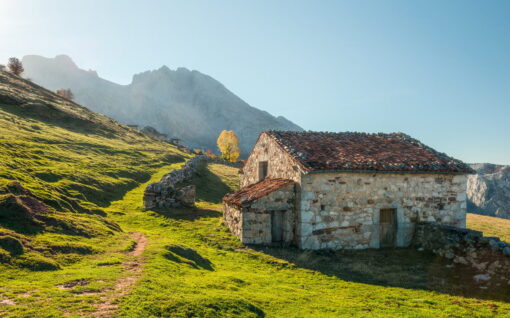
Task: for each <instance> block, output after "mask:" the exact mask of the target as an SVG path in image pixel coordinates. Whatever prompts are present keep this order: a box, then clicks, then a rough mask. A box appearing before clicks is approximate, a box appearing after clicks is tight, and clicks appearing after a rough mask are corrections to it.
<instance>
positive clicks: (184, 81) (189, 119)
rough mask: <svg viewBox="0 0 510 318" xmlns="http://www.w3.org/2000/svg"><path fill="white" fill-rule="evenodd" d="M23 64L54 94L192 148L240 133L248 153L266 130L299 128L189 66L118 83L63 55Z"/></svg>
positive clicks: (209, 145) (210, 145) (27, 60)
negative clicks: (68, 93) (63, 92)
mask: <svg viewBox="0 0 510 318" xmlns="http://www.w3.org/2000/svg"><path fill="white" fill-rule="evenodd" d="M23 65H24V66H25V74H26V76H27V77H30V78H32V79H33V81H34V82H36V83H38V84H40V85H42V86H44V87H46V88H49V89H51V90H56V89H59V88H62V87H65V88H70V89H71V90H72V91H73V93H74V95H75V100H76V101H77V102H78V103H80V104H82V105H85V106H87V107H88V108H90V109H91V110H93V111H96V112H100V113H102V114H105V115H107V116H110V117H112V118H114V119H116V120H118V121H120V122H123V123H126V124H137V125H139V126H142V127H143V126H152V127H154V128H156V129H157V130H158V131H160V132H162V133H164V134H167V135H168V136H169V137H171V138H179V139H182V140H183V141H184V142H185V143H186V144H188V145H190V146H192V147H193V148H197V147H198V148H209V149H212V150H216V139H217V137H218V135H219V134H220V132H221V131H222V130H224V129H227V130H233V131H234V132H235V133H236V134H237V135H238V137H239V140H240V142H241V145H240V146H241V151H242V153H243V154H244V155H246V154H248V153H249V151H250V150H251V147H252V146H253V144H254V143H255V141H256V139H257V137H258V135H259V133H260V132H261V131H263V130H268V129H279V130H301V128H300V127H299V126H297V125H295V124H294V123H292V122H290V121H289V120H287V119H285V118H284V117H281V116H280V117H274V116H272V115H271V114H269V113H267V112H265V111H261V110H259V109H257V108H254V107H252V106H250V105H248V104H247V103H246V102H244V101H243V100H242V99H240V98H239V97H237V96H236V95H234V94H233V93H232V92H230V91H229V90H228V89H227V88H226V87H225V86H223V85H222V84H221V83H219V82H218V81H216V80H215V79H213V78H212V77H210V76H207V75H205V74H202V73H200V72H198V71H190V70H188V69H186V68H178V69H177V70H175V71H174V70H170V69H169V68H168V67H166V66H163V67H161V68H160V69H158V70H155V71H147V72H143V73H140V74H137V75H135V76H133V81H132V82H131V84H129V85H119V84H115V83H112V82H109V81H106V80H104V79H102V78H100V77H99V76H98V75H97V73H96V72H93V71H85V70H82V69H80V68H78V67H77V66H76V64H74V62H73V61H72V60H71V59H70V58H69V57H68V56H64V55H60V56H57V57H55V58H53V59H51V58H44V57H41V56H25V57H24V58H23Z"/></svg>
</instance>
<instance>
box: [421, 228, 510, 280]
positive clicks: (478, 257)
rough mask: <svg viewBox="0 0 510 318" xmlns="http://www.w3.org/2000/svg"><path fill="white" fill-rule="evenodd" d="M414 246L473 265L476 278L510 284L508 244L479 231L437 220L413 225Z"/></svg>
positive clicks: (456, 261)
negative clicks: (439, 222)
mask: <svg viewBox="0 0 510 318" xmlns="http://www.w3.org/2000/svg"><path fill="white" fill-rule="evenodd" d="M413 245H414V246H415V247H418V248H423V249H426V250H430V251H432V252H434V253H436V254H438V255H440V256H443V257H445V258H447V259H450V260H452V262H453V263H456V264H463V265H468V266H471V267H473V268H474V269H475V270H476V271H477V272H479V274H477V275H475V276H474V279H475V280H479V281H489V280H491V281H501V280H502V281H503V283H506V284H510V245H508V244H506V243H505V242H501V241H500V240H499V239H498V238H496V237H484V236H483V234H482V233H481V232H478V231H473V230H468V229H460V228H457V227H453V226H448V225H442V224H438V223H429V222H423V223H418V224H417V226H416V234H415V236H414V239H413Z"/></svg>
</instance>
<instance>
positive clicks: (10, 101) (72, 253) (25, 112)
mask: <svg viewBox="0 0 510 318" xmlns="http://www.w3.org/2000/svg"><path fill="white" fill-rule="evenodd" d="M191 156H192V155H191V154H189V153H186V152H183V151H181V150H179V149H177V148H176V147H174V146H171V145H169V144H166V143H162V142H159V141H156V140H153V139H150V138H149V137H147V136H145V135H142V134H140V133H138V132H136V131H134V130H131V129H129V128H127V127H125V126H122V125H120V124H118V123H116V122H114V121H112V120H110V119H108V118H107V117H104V116H100V115H97V114H94V113H92V112H90V111H88V110H86V109H84V108H82V107H80V106H79V105H76V104H74V103H72V102H71V101H67V100H64V99H62V98H60V97H58V96H56V95H54V94H52V93H51V92H48V91H45V90H43V89H42V88H40V87H38V86H37V85H34V84H32V83H30V82H27V81H24V80H21V79H18V78H15V77H13V76H11V75H8V74H5V73H4V72H0V316H2V317H87V316H89V317H339V316H349V317H351V316H354V317H394V316H406V317H492V316H510V303H509V301H510V295H509V293H508V287H507V286H494V287H491V288H487V289H484V288H480V286H479V285H476V284H474V282H473V280H472V273H470V272H469V271H466V272H463V271H459V270H458V268H452V267H451V266H449V265H450V264H449V263H448V262H446V261H445V260H443V259H440V258H437V257H435V256H434V255H432V254H429V253H425V252H419V251H416V250H414V249H411V248H408V249H381V250H364V251H338V252H327V251H322V252H311V251H301V250H297V249H293V248H276V247H256V246H244V245H243V244H241V243H240V242H239V241H238V240H237V239H236V238H235V237H234V236H233V235H231V234H230V232H229V231H228V229H227V227H226V226H225V225H224V224H223V223H222V206H221V198H222V197H223V195H224V194H225V193H227V192H232V191H235V190H236V189H237V188H238V179H237V169H236V168H232V167H229V166H226V165H221V164H209V165H204V166H202V167H200V169H199V170H198V171H197V174H196V176H195V177H194V179H193V181H191V182H190V183H192V184H195V185H196V187H197V200H198V202H197V205H196V207H195V208H178V209H167V210H159V211H146V210H144V209H143V206H142V196H143V191H144V189H145V187H146V186H147V185H148V184H149V183H150V182H155V181H158V180H159V179H160V178H161V177H162V176H163V175H164V174H165V173H168V172H169V171H171V170H173V169H178V168H179V167H181V166H182V164H183V163H184V162H185V160H187V159H188V158H190V157H191ZM468 225H469V227H470V228H474V229H477V230H481V231H484V232H485V234H486V235H498V236H500V237H501V238H502V239H503V240H506V241H507V242H508V241H510V222H509V221H505V220H499V219H495V218H490V217H483V216H477V215H469V216H468ZM482 287H483V286H482Z"/></svg>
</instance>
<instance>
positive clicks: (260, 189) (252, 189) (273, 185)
mask: <svg viewBox="0 0 510 318" xmlns="http://www.w3.org/2000/svg"><path fill="white" fill-rule="evenodd" d="M293 183H295V182H294V181H292V180H287V179H264V180H262V181H259V182H257V183H254V184H251V185H249V186H247V187H244V188H242V189H241V190H239V191H237V192H234V193H232V194H227V195H226V196H224V197H223V202H226V203H231V204H234V205H237V206H241V205H243V204H246V203H250V202H252V201H255V200H257V199H260V198H262V197H263V196H266V195H268V194H269V193H271V192H273V191H276V190H278V189H280V188H282V187H284V186H287V185H290V184H293Z"/></svg>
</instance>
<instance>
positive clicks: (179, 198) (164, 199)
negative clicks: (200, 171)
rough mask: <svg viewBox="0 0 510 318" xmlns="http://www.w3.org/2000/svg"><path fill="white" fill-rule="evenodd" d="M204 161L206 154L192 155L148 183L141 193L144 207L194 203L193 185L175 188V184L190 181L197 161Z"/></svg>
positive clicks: (168, 206)
mask: <svg viewBox="0 0 510 318" xmlns="http://www.w3.org/2000/svg"><path fill="white" fill-rule="evenodd" d="M206 161H207V157H206V156H196V157H193V158H191V159H189V160H188V161H187V162H186V164H185V165H184V166H183V167H182V168H181V169H177V170H173V171H171V172H170V173H167V174H165V175H164V176H163V178H161V180H160V181H159V182H154V183H151V184H149V185H148V186H147V187H146V188H145V192H144V195H143V205H144V207H145V208H146V209H153V208H171V207H177V206H181V205H184V206H192V205H194V202H195V186H193V185H191V186H187V187H182V188H177V185H178V184H179V183H181V182H184V181H190V180H191V179H192V178H193V173H194V172H195V170H196V168H197V166H198V165H199V163H203V162H206Z"/></svg>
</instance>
